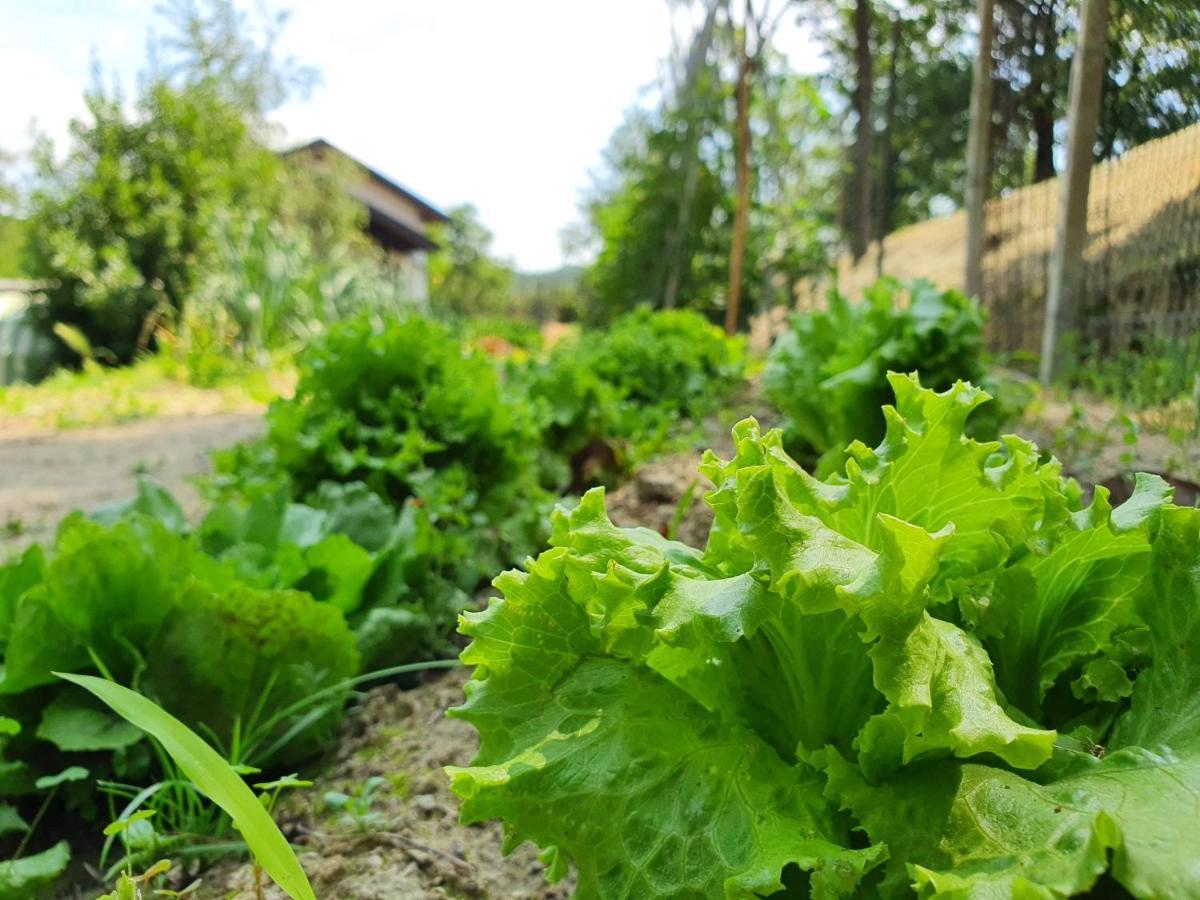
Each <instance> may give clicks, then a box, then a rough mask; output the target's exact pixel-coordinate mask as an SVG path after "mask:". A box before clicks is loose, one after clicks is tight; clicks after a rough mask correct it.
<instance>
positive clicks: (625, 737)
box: [448, 495, 881, 898]
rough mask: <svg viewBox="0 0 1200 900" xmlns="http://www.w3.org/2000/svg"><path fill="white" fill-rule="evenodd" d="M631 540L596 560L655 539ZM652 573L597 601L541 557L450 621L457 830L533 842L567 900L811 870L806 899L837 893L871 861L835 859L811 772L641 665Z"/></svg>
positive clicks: (845, 844) (567, 567)
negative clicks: (460, 696) (458, 751)
mask: <svg viewBox="0 0 1200 900" xmlns="http://www.w3.org/2000/svg"><path fill="white" fill-rule="evenodd" d="M594 496H599V495H594ZM593 502H594V501H593ZM584 518H585V519H586V518H587V517H586V516H585V517H584ZM591 524H593V525H594V526H596V527H595V528H594V529H593V532H607V535H603V534H601V535H596V534H594V533H593V534H591V535H588V536H587V537H585V538H584V539H583V543H584V544H585V545H588V546H592V547H595V545H596V541H597V540H598V539H600V540H607V541H609V542H618V543H619V530H617V529H612V528H611V526H609V527H608V529H605V528H603V527H601V525H600V523H595V522H593V523H591ZM610 529H611V530H610ZM583 530H584V531H587V530H588V529H587V528H584V529H583ZM649 534H650V533H640V534H634V535H631V536H629V538H628V539H627V541H626V542H625V546H620V547H616V548H614V549H617V550H618V551H624V556H625V557H627V558H629V559H631V561H633V562H635V563H638V564H640V565H642V567H643V568H651V567H652V565H653V561H654V560H653V556H654V548H653V547H651V546H649V545H652V544H659V546H658V548H657V549H658V550H659V551H660V552H661V550H663V549H664V547H663V544H665V543H666V542H662V544H660V543H659V542H661V540H662V539H661V538H659V539H657V540H652V539H650V538H649V537H648V535H649ZM639 538H641V539H642V540H643V541H644V543H640V542H639V540H638V539H639ZM665 549H667V550H670V549H671V548H670V547H669V546H667V547H665ZM614 573H615V564H614ZM668 574H669V572H668V571H667V570H665V569H663V570H659V572H649V573H648V572H638V571H635V570H633V569H626V570H625V573H624V577H625V580H624V581H623V582H622V583H623V584H624V585H625V586H626V587H627V588H628V587H632V588H633V590H634V592H635V593H636V592H637V589H638V587H639V586H640V587H642V588H643V589H645V593H643V595H642V596H641V597H640V598H628V600H627V602H623V603H617V604H613V603H612V602H611V601H612V600H614V599H618V598H619V593H615V594H610V588H612V587H614V586H615V585H613V583H612V582H611V580H610V579H609V576H608V575H606V574H601V573H595V572H590V571H588V563H587V561H586V559H584V560H580V559H577V558H573V557H572V555H571V553H570V551H569V549H568V548H567V547H558V548H555V549H553V550H550V551H547V552H546V553H544V554H542V556H541V557H539V558H538V560H537V561H536V562H534V563H532V564H531V566H530V570H529V571H528V572H526V573H517V572H510V573H507V574H506V575H503V576H501V577H500V578H499V579H497V582H496V584H497V587H498V588H500V590H501V591H503V593H504V597H503V598H502V599H499V600H496V601H494V602H493V603H492V604H491V605H490V606H489V607H488V609H486V610H484V611H483V612H480V613H467V614H464V616H463V619H462V626H461V627H462V629H463V630H464V632H466V633H467V634H469V635H471V636H472V638H473V641H472V643H471V645H470V646H469V647H468V648H467V650H465V651H464V653H463V658H464V661H466V662H468V663H471V664H474V665H476V666H477V667H478V668H477V670H476V676H475V679H474V680H473V681H472V682H471V684H470V687H469V689H468V700H467V702H466V704H465V705H464V706H462V707H460V708H458V709H456V710H453V711H452V715H455V716H457V717H461V718H464V719H466V720H468V721H470V722H472V723H473V724H474V725H475V726H476V727H477V728H479V729H480V731H481V733H482V735H483V743H482V747H481V750H480V754H479V756H478V757H477V758H476V759H475V760H474V762H473V764H472V766H471V767H469V768H451V769H449V770H448V771H449V772H450V775H451V779H452V785H453V788H454V790H455V792H456V793H457V794H458V795H459V796H460V797H462V798H463V812H462V814H463V817H464V821H467V822H471V821H478V820H481V819H486V818H491V817H494V816H502V817H503V818H504V819H505V820H506V823H507V829H508V846H509V847H510V848H511V847H512V846H515V845H516V844H519V843H520V842H522V841H524V840H533V841H535V842H537V843H538V844H540V845H542V847H543V848H545V851H546V853H547V858H548V859H549V860H550V861H551V874H552V876H561V875H562V874H564V873H565V871H566V868H567V865H568V864H569V863H570V862H571V861H574V862H575V864H576V866H577V868H578V871H579V878H580V880H579V892H580V896H582V897H606V898H607V897H648V898H654V897H712V896H725V897H747V898H749V897H753V896H755V895H756V894H757V893H760V892H769V891H772V890H776V889H781V888H782V883H781V882H780V877H781V873H782V871H783V869H784V868H785V867H786V866H788V865H790V864H794V865H796V866H798V867H800V868H801V869H803V870H805V871H810V872H812V873H813V875H812V879H813V884H814V886H815V888H817V889H818V890H819V895H820V896H851V895H852V893H853V890H854V887H855V885H856V884H857V883H858V882H859V880H860V879H861V877H862V875H863V874H864V873H865V872H866V871H868V870H869V869H870V868H872V867H873V866H874V865H875V863H876V862H877V861H878V860H879V859H880V858H881V853H880V851H879V850H878V849H877V848H875V849H867V850H855V849H851V848H850V846H849V840H848V835H847V834H846V833H845V831H844V830H843V829H842V828H841V826H840V825H839V824H838V823H836V822H835V820H834V818H833V816H832V815H831V812H830V810H829V809H828V807H827V805H826V804H825V802H824V800H823V799H822V798H821V796H820V782H819V780H817V777H816V776H815V775H814V774H813V773H811V772H806V771H804V770H800V769H797V768H795V767H793V766H791V765H789V764H788V762H787V761H786V760H785V759H783V758H781V757H780V756H779V755H778V754H777V753H776V752H775V751H774V750H773V749H772V748H771V747H770V746H769V745H768V744H766V743H765V742H764V741H762V740H761V739H760V738H759V737H758V736H757V735H756V734H755V733H754V732H753V731H752V730H750V729H747V728H743V727H740V726H737V725H733V724H729V723H726V722H724V721H722V718H721V716H720V715H719V714H715V713H713V712H710V711H708V710H706V709H705V708H704V707H703V706H701V705H700V704H699V703H697V702H696V701H695V700H693V699H692V698H691V697H690V696H689V695H688V694H687V693H685V692H684V691H682V690H680V689H679V688H677V687H675V686H674V685H672V684H671V683H670V682H669V681H668V680H667V679H666V678H664V677H662V675H660V674H659V673H657V672H656V671H654V670H653V669H652V668H650V667H649V666H647V665H645V664H644V660H645V659H646V654H647V650H648V649H652V644H653V640H654V638H653V631H652V628H651V627H649V623H647V624H639V621H638V620H639V618H643V617H644V615H645V604H646V602H647V600H648V599H649V598H650V597H652V596H653V593H655V592H657V591H659V590H660V589H661V587H663V586H666V585H665V584H664V582H668V581H669V579H668V578H665V577H664V576H665V575H668ZM589 576H590V577H589ZM681 577H682V576H681ZM589 582H591V584H590V585H588V583H589ZM581 584H582V585H588V588H587V589H581V588H578V587H577V585H581ZM655 584H658V585H659V586H658V587H654V586H653V585H655ZM610 629H611V630H613V631H615V632H617V635H618V636H617V637H616V638H615V639H611V640H608V641H606V640H605V638H603V637H601V636H600V635H603V634H607V632H608V631H609V630H610ZM639 632H640V634H639ZM606 642H607V643H608V645H609V646H608V648H607V649H606V647H605V643H606ZM581 796H588V797H589V798H590V800H589V803H590V804H591V810H590V813H589V815H588V816H586V817H584V819H586V823H585V824H582V827H581V822H582V821H583V820H581V818H580V816H579V809H578V802H579V798H580V797H581Z"/></svg>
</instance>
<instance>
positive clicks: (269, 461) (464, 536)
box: [219, 317, 552, 587]
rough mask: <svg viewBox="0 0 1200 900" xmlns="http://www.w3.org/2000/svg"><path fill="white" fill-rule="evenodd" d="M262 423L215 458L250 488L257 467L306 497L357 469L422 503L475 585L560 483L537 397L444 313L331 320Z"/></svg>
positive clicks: (536, 529) (526, 531)
mask: <svg viewBox="0 0 1200 900" xmlns="http://www.w3.org/2000/svg"><path fill="white" fill-rule="evenodd" d="M268 423H269V430H268V434H267V437H266V440H265V444H264V445H262V446H260V447H258V448H245V447H243V448H240V449H239V450H238V451H235V452H234V453H232V454H227V455H225V456H224V457H223V458H221V459H220V460H219V467H220V468H221V469H223V470H224V472H225V473H226V475H227V476H228V477H229V478H231V479H232V480H233V482H234V483H235V486H237V487H239V488H241V489H243V490H244V489H245V485H246V483H249V482H253V481H254V480H255V479H258V480H260V481H266V482H267V483H270V484H274V485H281V484H282V485H285V486H286V487H287V489H288V490H289V492H290V494H291V496H292V497H293V498H295V499H297V500H301V501H305V502H310V501H312V500H313V499H314V498H315V497H317V496H318V494H319V493H320V491H322V490H328V488H326V487H324V486H325V485H328V484H348V483H352V482H362V483H363V484H365V485H367V487H368V488H370V490H371V491H373V492H375V493H376V494H378V495H379V496H380V497H382V498H384V499H385V500H387V501H388V502H389V503H391V504H393V505H395V506H397V507H400V506H403V505H404V504H405V503H407V502H411V503H413V504H416V505H417V506H419V507H421V508H422V509H423V510H424V515H426V516H427V517H428V520H429V522H430V523H431V524H433V525H434V527H435V528H436V529H437V530H438V531H439V532H440V533H441V534H442V535H443V536H444V537H445V539H446V541H447V544H446V546H445V547H444V548H443V552H444V554H445V556H446V557H447V558H448V559H453V560H455V561H456V563H457V564H458V565H457V567H456V569H457V571H456V577H455V579H454V580H455V581H456V582H457V583H460V584H462V585H464V586H467V587H473V586H474V584H475V583H477V582H478V580H479V578H480V577H481V575H482V573H483V572H485V571H494V570H495V569H496V568H499V567H500V566H501V565H504V564H506V563H508V562H511V561H514V560H517V559H520V558H521V557H522V556H524V555H525V554H528V553H530V552H532V551H533V550H535V549H536V548H537V547H538V546H539V545H540V543H541V539H542V534H541V530H540V529H541V521H542V519H543V518H544V514H545V511H546V509H548V507H549V504H550V503H551V500H552V497H551V495H550V494H548V493H547V492H546V491H545V490H544V489H543V488H542V487H541V486H540V484H539V480H538V471H537V431H536V428H535V425H534V421H533V416H532V412H531V410H530V408H529V404H528V403H527V402H525V401H524V398H523V397H521V396H513V395H512V394H511V393H509V392H506V391H505V390H504V389H503V385H502V383H501V381H500V376H499V373H498V370H497V368H496V366H495V365H494V364H493V363H492V361H491V360H490V359H488V358H487V357H486V356H485V355H484V354H482V353H477V352H471V351H467V350H464V348H463V346H462V343H461V342H460V341H459V340H458V339H457V338H456V337H455V336H454V335H453V334H452V333H451V332H450V331H449V330H448V329H446V328H445V327H443V326H441V325H438V324H436V323H433V322H430V321H427V320H424V319H420V318H417V317H411V318H407V319H403V320H399V321H388V322H386V323H384V324H383V325H382V326H378V325H377V324H375V323H374V322H372V321H371V320H370V319H369V318H366V317H362V318H359V319H356V320H352V321H349V322H346V323H343V324H341V325H339V326H336V327H333V328H331V329H330V330H329V331H328V332H327V333H326V334H325V335H324V336H322V337H321V338H320V339H318V340H317V341H315V342H314V343H313V344H311V345H310V346H309V347H308V348H307V350H306V351H305V352H304V354H303V355H302V356H301V359H300V381H299V384H298V385H297V388H296V396H295V398H294V399H291V400H286V401H280V402H278V403H276V404H275V405H274V406H272V407H271V410H270V412H269V413H268ZM479 546H482V547H484V548H486V550H485V552H482V553H481V552H480V550H479V549H478V547H479Z"/></svg>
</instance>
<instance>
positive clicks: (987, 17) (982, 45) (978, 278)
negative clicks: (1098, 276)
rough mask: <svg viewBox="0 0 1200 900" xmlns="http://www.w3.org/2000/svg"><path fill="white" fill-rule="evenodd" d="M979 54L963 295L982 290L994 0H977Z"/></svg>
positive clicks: (974, 89) (973, 104)
mask: <svg viewBox="0 0 1200 900" xmlns="http://www.w3.org/2000/svg"><path fill="white" fill-rule="evenodd" d="M976 11H977V13H978V15H979V51H978V52H977V53H976V54H975V71H974V74H973V75H972V78H971V120H970V126H969V130H968V131H967V189H966V192H965V194H966V196H965V198H964V199H965V203H966V207H967V270H966V278H965V282H964V283H965V285H966V289H967V296H969V297H979V296H980V294H981V293H982V291H983V208H984V204H986V203H987V196H988V188H989V186H990V183H991V152H990V151H991V146H990V145H991V131H992V42H993V40H994V39H995V35H996V21H995V16H996V0H978V2H977V8H976Z"/></svg>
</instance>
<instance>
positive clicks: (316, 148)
mask: <svg viewBox="0 0 1200 900" xmlns="http://www.w3.org/2000/svg"><path fill="white" fill-rule="evenodd" d="M304 152H315V153H324V152H332V153H336V154H338V155H339V156H343V157H345V158H346V159H348V160H350V161H351V162H353V163H354V164H355V165H357V166H358V167H359V168H361V169H362V170H363V171H364V172H366V173H367V175H369V176H370V178H371V180H372V181H374V182H376V183H377V184H380V185H382V186H383V187H385V188H387V189H388V190H389V191H392V192H393V193H395V194H397V195H399V196H400V197H402V198H403V199H405V200H407V201H408V202H409V203H411V204H412V205H413V206H415V207H416V208H417V210H418V212H419V213H420V216H421V221H422V222H427V223H429V222H449V221H450V217H449V216H447V215H446V214H445V213H444V212H442V211H441V210H440V209H438V208H437V207H436V206H434V205H433V204H432V203H430V202H429V201H428V200H425V199H424V198H422V197H420V196H418V195H417V194H414V193H413V192H412V191H410V190H409V189H408V188H406V187H404V186H403V185H400V184H398V183H397V182H395V181H393V180H392V179H390V178H388V177H387V176H386V175H384V174H383V173H382V172H380V171H379V170H378V169H372V168H371V167H370V166H368V165H366V164H365V163H363V162H361V161H359V160H357V159H355V158H354V157H353V156H351V155H350V154H349V153H347V152H346V151H345V150H342V149H340V148H338V147H335V146H334V145H333V144H331V143H329V141H327V140H325V139H324V138H317V139H316V140H315V141H309V142H308V143H307V144H301V145H300V146H298V147H293V148H292V149H290V150H286V151H284V156H290V155H292V154H293V153H304ZM377 212H378V213H381V214H382V211H380V210H375V209H372V210H371V213H372V219H374V217H375V214H376V213H377ZM414 234H415V232H414Z"/></svg>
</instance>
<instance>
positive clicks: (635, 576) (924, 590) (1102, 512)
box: [448, 375, 1200, 898]
mask: <svg viewBox="0 0 1200 900" xmlns="http://www.w3.org/2000/svg"><path fill="white" fill-rule="evenodd" d="M890 383H891V386H892V388H893V390H894V391H895V395H896V402H895V405H894V406H888V407H885V408H884V410H883V417H884V420H885V422H886V432H885V435H884V437H883V439H882V441H881V442H880V443H879V445H878V446H877V447H875V448H874V449H871V448H869V447H867V446H866V445H865V444H863V443H861V442H855V443H853V444H851V445H850V447H849V449H848V459H847V463H846V465H845V468H844V472H843V473H842V474H840V475H837V476H834V477H830V478H828V479H825V480H821V479H818V478H816V477H814V476H812V475H810V474H809V473H808V472H807V471H805V470H804V469H803V468H801V467H800V466H798V465H797V464H796V463H795V462H794V461H793V459H792V458H791V457H790V456H789V455H788V454H787V453H786V452H785V450H784V448H783V440H782V435H781V433H780V432H778V431H772V432H768V433H766V434H763V433H760V431H759V429H758V426H757V425H756V423H755V422H753V421H752V420H747V421H744V422H742V423H741V424H739V425H738V426H737V427H736V429H735V430H734V440H735V448H736V450H735V453H734V455H733V457H732V458H731V459H728V460H722V459H719V458H717V457H716V456H714V455H713V454H711V453H710V454H708V455H707V456H706V458H705V460H704V463H703V466H702V468H703V471H704V473H705V474H706V475H707V476H708V477H709V478H710V479H711V480H712V482H713V483H714V485H715V488H714V490H712V491H711V492H710V493H709V495H708V497H707V500H708V502H709V504H710V505H711V506H712V507H713V509H714V512H715V516H716V518H715V523H714V526H713V531H712V533H711V535H710V538H709V542H708V545H707V547H706V548H705V549H704V550H703V551H701V550H697V549H693V548H690V547H687V546H684V545H682V544H679V543H675V542H671V541H668V540H666V539H664V538H662V537H660V536H659V535H658V534H656V533H654V532H651V531H648V530H645V529H621V528H616V527H614V526H613V525H612V524H611V523H610V522H609V520H608V518H607V516H606V513H605V509H604V500H603V494H602V492H600V491H599V490H597V491H594V492H591V493H589V494H588V495H587V496H585V497H584V499H583V501H582V502H581V503H580V505H579V506H578V507H577V508H576V509H575V510H574V511H572V512H570V513H565V512H564V513H559V514H557V515H556V518H555V523H554V534H553V539H552V547H551V549H549V550H547V551H546V552H544V553H542V554H541V555H540V556H539V557H538V558H537V559H536V560H532V561H530V562H529V563H528V564H527V566H526V569H525V570H524V571H513V572H508V573H506V574H504V575H502V576H500V577H499V578H498V579H497V581H496V586H497V587H498V588H499V589H500V591H501V592H502V593H503V596H502V597H501V598H498V599H496V600H494V601H493V602H492V603H491V604H490V605H489V607H488V608H487V609H486V610H483V611H481V612H478V613H466V614H464V615H463V616H462V618H461V620H460V629H461V631H462V632H463V633H464V634H466V635H468V636H470V637H471V639H472V641H471V644H470V645H469V646H468V647H467V648H466V650H464V652H463V654H462V658H463V660H464V661H465V662H466V663H468V664H470V665H473V666H475V672H474V675H473V678H472V680H471V681H470V682H469V684H468V686H467V699H466V702H465V703H464V704H463V705H462V706H461V707H459V708H458V709H456V710H453V711H452V715H454V716H456V717H459V718H462V719H465V720H466V721H468V722H470V723H472V724H473V725H474V726H475V727H476V729H477V730H478V731H479V733H480V737H481V748H480V751H479V755H478V756H477V758H476V759H475V760H474V761H473V763H472V764H471V765H470V766H468V767H451V768H450V769H449V770H448V772H449V774H450V777H451V780H452V786H453V789H454V791H455V793H456V794H458V796H459V797H461V798H462V802H463V805H462V815H463V819H464V821H465V822H476V821H480V820H484V819H489V818H495V817H499V818H502V819H503V820H504V823H505V828H506V835H507V847H508V848H512V847H513V846H515V845H517V844H520V843H522V842H523V841H527V840H528V841H533V842H535V843H537V844H539V845H540V846H541V847H542V848H543V858H544V859H545V860H546V862H547V864H548V873H549V875H550V877H551V878H552V879H554V878H559V877H561V876H563V875H564V874H565V873H566V872H567V871H568V869H569V868H570V866H571V865H572V864H573V865H574V866H575V868H576V870H577V872H578V879H579V880H578V892H579V896H581V897H604V898H634V897H637V898H667V897H671V898H678V897H696V898H701V897H722V896H723V897H729V898H734V897H746V898H749V897H755V896H762V895H766V894H770V893H772V892H775V891H780V890H785V889H787V890H789V892H790V891H803V890H804V889H805V888H807V891H808V892H809V893H810V894H811V896H814V897H839V896H842V897H850V896H867V897H869V896H881V897H904V896H912V895H914V894H915V895H917V896H923V897H932V896H938V897H1009V896H1017V897H1054V896H1066V895H1071V894H1077V893H1082V892H1086V891H1088V890H1090V889H1092V888H1093V887H1096V886H1097V885H1098V883H1100V880H1101V879H1102V878H1105V879H1114V880H1115V881H1116V882H1117V883H1119V884H1120V885H1122V886H1123V887H1124V888H1125V889H1126V890H1128V891H1129V892H1130V893H1131V894H1133V895H1134V896H1138V897H1167V896H1172V897H1173V896H1192V895H1194V894H1195V893H1196V890H1197V880H1196V866H1197V860H1200V837H1198V835H1200V832H1197V830H1196V829H1194V828H1192V827H1190V823H1192V822H1194V820H1195V816H1196V798H1197V796H1200V705H1198V704H1197V702H1196V697H1197V696H1200V663H1198V662H1197V660H1198V659H1200V653H1198V652H1197V651H1198V650H1200V511H1196V510H1191V509H1181V508H1177V507H1174V506H1172V505H1171V504H1170V502H1169V497H1170V489H1169V488H1168V487H1167V486H1166V485H1165V483H1163V482H1162V481H1161V480H1159V479H1157V478H1155V477H1153V476H1142V477H1140V478H1139V481H1138V484H1137V489H1136V491H1135V492H1134V494H1133V497H1132V498H1131V499H1130V500H1129V501H1127V502H1126V503H1125V504H1123V505H1122V506H1120V507H1118V508H1115V509H1114V508H1112V506H1111V505H1110V504H1109V502H1108V498H1107V494H1106V492H1105V491H1104V489H1103V488H1097V489H1096V491H1095V494H1094V496H1093V498H1092V499H1091V501H1090V502H1089V503H1087V504H1086V505H1085V504H1084V502H1083V499H1082V497H1081V491H1080V489H1079V487H1078V485H1076V484H1075V483H1074V482H1072V481H1069V480H1067V479H1064V478H1063V477H1062V476H1061V475H1060V472H1059V468H1058V465H1057V464H1056V463H1054V462H1049V463H1043V462H1040V461H1039V456H1038V452H1037V449H1036V447H1034V446H1033V445H1032V444H1030V443H1029V442H1027V441H1025V440H1022V439H1021V438H1018V437H1015V436H1006V437H1004V438H1003V439H1001V440H999V441H992V442H986V443H981V442H977V441H975V440H973V439H971V438H967V437H965V436H964V434H963V430H964V426H965V424H966V421H967V417H968V416H969V415H970V414H971V413H972V411H973V410H974V409H976V407H978V406H979V405H980V404H982V403H983V402H984V401H985V400H987V395H986V394H985V393H984V392H983V391H981V390H979V389H977V388H974V387H972V386H970V385H968V384H964V383H961V382H960V383H957V384H955V385H953V386H952V387H950V388H949V389H948V390H946V391H944V392H941V393H937V392H935V391H933V390H929V389H925V388H922V387H921V386H920V384H919V382H918V381H917V379H916V377H915V376H895V375H893V376H891V377H890Z"/></svg>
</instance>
